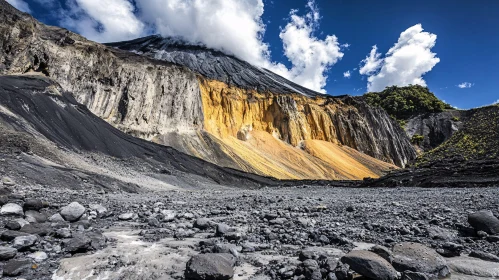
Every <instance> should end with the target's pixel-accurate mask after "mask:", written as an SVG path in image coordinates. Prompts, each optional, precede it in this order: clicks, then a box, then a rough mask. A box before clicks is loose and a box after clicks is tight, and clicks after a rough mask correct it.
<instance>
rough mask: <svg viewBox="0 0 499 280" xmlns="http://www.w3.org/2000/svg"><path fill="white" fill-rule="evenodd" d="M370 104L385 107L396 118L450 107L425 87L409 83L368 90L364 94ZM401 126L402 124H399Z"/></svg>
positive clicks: (399, 118) (439, 110)
mask: <svg viewBox="0 0 499 280" xmlns="http://www.w3.org/2000/svg"><path fill="white" fill-rule="evenodd" d="M364 98H365V100H366V102H367V103H368V104H370V105H372V106H377V107H381V108H383V109H385V111H387V112H388V114H389V115H390V116H392V117H393V118H395V119H396V120H399V123H400V120H407V119H409V118H410V117H412V116H414V115H417V114H421V113H437V112H442V111H444V110H446V109H452V107H451V106H450V105H449V104H446V103H444V102H443V101H441V100H439V99H438V98H437V97H436V96H435V95H434V94H433V93H432V92H430V90H429V89H428V88H427V87H423V86H420V85H409V86H407V87H397V86H391V87H387V88H385V90H383V91H382V92H369V93H366V94H365V95H364ZM401 126H403V125H402V124H401Z"/></svg>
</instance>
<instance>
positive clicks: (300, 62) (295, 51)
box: [262, 1, 344, 92]
mask: <svg viewBox="0 0 499 280" xmlns="http://www.w3.org/2000/svg"><path fill="white" fill-rule="evenodd" d="M314 5H315V4H314V2H313V1H309V7H314ZM319 19H320V16H319V14H318V11H317V10H316V7H315V8H310V12H309V13H307V14H306V15H305V16H299V15H298V14H297V13H296V11H291V14H290V22H289V23H288V24H287V25H286V26H285V27H284V29H283V30H281V33H280V35H279V37H280V38H281V40H282V42H283V45H284V54H285V55H286V57H287V58H288V60H289V61H290V62H291V64H292V68H291V69H287V68H283V67H282V65H275V64H274V65H272V66H274V67H270V70H273V71H275V72H276V73H278V74H280V75H282V76H284V77H286V78H288V79H291V80H292V81H294V82H296V83H298V84H301V85H303V86H305V87H307V88H310V89H313V90H316V91H319V92H325V91H324V90H323V88H324V87H325V86H326V82H327V71H328V70H329V68H330V67H331V66H333V65H334V64H336V63H337V62H338V60H340V59H341V58H342V57H343V55H344V54H343V53H342V52H341V47H340V44H339V42H338V38H337V37H336V36H334V35H328V36H326V38H325V39H324V40H321V39H319V38H317V37H315V36H314V32H315V31H316V28H317V26H318V24H319V22H318V21H319ZM262 66H264V67H265V64H264V65H262Z"/></svg>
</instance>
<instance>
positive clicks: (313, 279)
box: [301, 259, 322, 280]
mask: <svg viewBox="0 0 499 280" xmlns="http://www.w3.org/2000/svg"><path fill="white" fill-rule="evenodd" d="M301 265H302V267H303V274H304V275H305V279H310V280H321V279H322V274H321V269H320V267H319V264H318V263H317V261H316V260H311V259H308V260H305V261H303V262H302V264H301Z"/></svg>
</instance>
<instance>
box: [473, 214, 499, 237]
mask: <svg viewBox="0 0 499 280" xmlns="http://www.w3.org/2000/svg"><path fill="white" fill-rule="evenodd" d="M468 222H469V223H470V225H471V226H472V227H473V228H474V229H475V230H476V231H485V232H486V233H488V234H492V235H495V234H499V219H497V218H496V217H495V216H494V214H493V213H492V212H491V211H479V212H476V213H473V214H470V215H468Z"/></svg>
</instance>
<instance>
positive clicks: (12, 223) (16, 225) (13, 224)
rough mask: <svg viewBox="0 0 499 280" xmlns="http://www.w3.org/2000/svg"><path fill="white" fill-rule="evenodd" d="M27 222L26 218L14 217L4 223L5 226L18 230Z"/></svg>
mask: <svg viewBox="0 0 499 280" xmlns="http://www.w3.org/2000/svg"><path fill="white" fill-rule="evenodd" d="M27 224H29V223H28V222H27V221H26V220H24V219H15V220H11V221H8V222H7V223H6V224H5V228H8V229H11V230H20V229H21V228H22V227H23V226H25V225H27Z"/></svg>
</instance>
